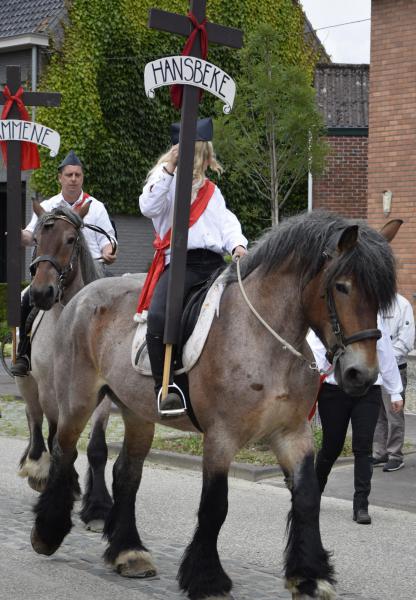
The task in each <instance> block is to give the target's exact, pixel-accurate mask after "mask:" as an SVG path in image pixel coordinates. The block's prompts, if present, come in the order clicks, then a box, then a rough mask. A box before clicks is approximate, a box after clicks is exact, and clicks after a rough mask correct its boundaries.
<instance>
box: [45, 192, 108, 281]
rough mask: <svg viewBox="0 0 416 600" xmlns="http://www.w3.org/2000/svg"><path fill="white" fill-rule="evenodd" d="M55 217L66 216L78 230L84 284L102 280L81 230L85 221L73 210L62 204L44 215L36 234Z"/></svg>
mask: <svg viewBox="0 0 416 600" xmlns="http://www.w3.org/2000/svg"><path fill="white" fill-rule="evenodd" d="M55 215H57V216H64V217H66V218H67V219H69V220H70V221H71V223H73V224H74V226H75V228H76V229H77V231H78V233H79V259H80V265H81V272H82V279H83V280H84V284H85V285H87V283H91V282H92V281H95V280H96V279H100V278H101V277H102V274H101V273H100V271H99V270H98V269H97V267H96V265H95V261H94V259H93V257H92V256H91V252H90V250H89V248H88V244H87V242H86V241H85V237H84V235H83V233H82V230H81V228H82V224H83V221H82V219H81V217H80V216H79V215H78V214H77V213H76V212H75V211H74V210H72V209H71V208H69V207H68V206H66V205H65V204H60V205H59V206H57V207H56V208H54V209H53V210H52V211H51V212H44V213H42V214H41V216H40V217H39V218H38V220H37V223H36V227H35V232H38V231H40V230H41V228H42V227H43V226H44V224H45V223H46V222H47V221H48V220H49V221H50V220H51V218H53V217H54V216H55Z"/></svg>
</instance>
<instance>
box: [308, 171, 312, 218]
mask: <svg viewBox="0 0 416 600" xmlns="http://www.w3.org/2000/svg"><path fill="white" fill-rule="evenodd" d="M312 210H313V176H312V173H311V172H310V171H309V172H308V212H312Z"/></svg>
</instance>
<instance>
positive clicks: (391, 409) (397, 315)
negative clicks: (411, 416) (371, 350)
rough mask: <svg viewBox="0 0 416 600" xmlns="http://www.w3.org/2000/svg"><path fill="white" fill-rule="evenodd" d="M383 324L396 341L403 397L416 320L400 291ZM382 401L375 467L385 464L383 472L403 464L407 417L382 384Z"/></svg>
mask: <svg viewBox="0 0 416 600" xmlns="http://www.w3.org/2000/svg"><path fill="white" fill-rule="evenodd" d="M384 323H385V326H386V329H387V331H388V333H389V334H390V339H391V341H392V344H393V352H394V356H395V359H396V361H397V366H398V367H399V371H400V376H401V379H402V384H403V394H402V396H403V400H405V391H406V385H407V355H408V354H409V352H410V351H411V350H413V346H414V340H415V321H414V316H413V309H412V306H411V304H410V302H409V301H408V300H406V298H404V297H403V296H401V295H400V294H397V296H396V302H395V303H394V305H393V308H392V311H391V313H390V314H388V315H386V316H385V318H384ZM381 391H382V398H383V402H382V403H381V406H380V412H379V415H378V421H377V426H376V430H375V432H374V443H373V466H375V467H378V466H383V471H385V472H391V471H398V470H399V469H401V468H402V467H404V460H403V444H404V432H405V417H404V411H403V410H397V408H396V405H395V404H394V403H391V402H390V395H389V391H388V390H387V389H386V388H385V387H384V386H383V387H382V390H381Z"/></svg>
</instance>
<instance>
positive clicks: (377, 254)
mask: <svg viewBox="0 0 416 600" xmlns="http://www.w3.org/2000/svg"><path fill="white" fill-rule="evenodd" d="M401 224H402V221H400V220H393V221H390V222H389V223H387V224H386V225H385V226H384V227H383V229H382V230H381V232H380V233H378V232H376V231H374V230H373V229H370V228H369V227H368V226H365V225H364V224H363V225H361V224H360V225H351V226H346V227H344V228H343V229H342V230H341V231H338V232H337V233H336V234H334V236H333V237H332V239H331V241H330V243H329V244H328V246H327V248H326V250H325V252H324V259H325V262H324V267H323V269H321V270H320V272H319V273H318V275H317V276H316V277H314V278H313V279H312V280H311V281H310V282H309V284H308V285H307V286H306V287H305V289H304V294H303V306H304V308H305V312H306V314H307V319H308V321H309V323H310V326H311V327H312V328H313V329H314V331H315V332H316V333H317V335H318V336H319V337H320V339H321V340H322V342H323V343H324V345H325V347H326V348H327V356H328V358H329V360H330V361H331V362H332V363H333V365H334V367H335V376H336V379H337V381H338V383H339V385H340V387H341V388H342V389H343V390H344V391H345V392H346V393H348V394H350V395H352V396H360V395H363V394H364V393H366V391H367V390H368V388H369V387H370V386H371V385H372V384H374V382H375V381H376V379H377V375H378V361H377V350H376V342H377V339H379V337H380V336H381V332H380V331H379V329H378V327H377V315H378V313H379V312H380V311H381V312H383V311H384V310H386V309H387V308H388V307H389V306H390V305H391V304H392V302H393V300H394V296H395V292H396V278H395V265H394V258H393V255H392V252H391V249H390V246H389V242H390V241H391V240H392V239H393V238H394V236H395V235H396V233H397V231H398V230H399V227H400V225H401Z"/></svg>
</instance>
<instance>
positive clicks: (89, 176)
mask: <svg viewBox="0 0 416 600" xmlns="http://www.w3.org/2000/svg"><path fill="white" fill-rule="evenodd" d="M207 4H208V6H207V16H208V19H209V20H211V21H214V22H216V23H221V24H224V25H227V26H233V27H238V28H241V29H242V30H243V31H244V32H245V33H248V32H249V31H251V30H252V29H253V28H254V27H255V26H256V25H257V24H258V23H260V22H264V23H269V24H271V25H272V26H273V27H275V28H276V30H277V31H279V34H280V43H281V60H282V62H284V63H288V64H300V65H304V67H305V69H306V70H307V72H308V73H309V75H310V77H311V79H312V72H313V66H314V63H315V60H316V56H315V55H314V54H313V52H312V50H311V49H310V48H308V47H307V46H306V43H305V40H304V35H303V28H304V16H303V13H302V10H301V8H300V6H299V5H298V3H297V2H294V1H293V0H208V3H207ZM155 6H157V7H158V8H161V9H164V10H169V11H171V12H177V13H181V14H186V12H187V10H188V6H189V3H188V2H187V1H186V0H71V1H70V2H68V7H69V9H68V10H69V20H68V23H67V25H66V26H65V31H64V33H65V35H64V41H63V45H62V47H61V48H53V49H52V52H51V57H50V63H49V66H48V68H47V69H46V70H45V73H44V77H43V79H42V82H41V87H42V89H44V90H50V91H59V92H61V94H62V103H61V106H60V107H59V108H57V109H39V110H38V113H37V119H38V120H39V121H40V122H42V123H44V124H46V125H48V126H49V127H51V128H53V129H56V130H57V131H58V132H59V133H60V134H61V150H60V154H59V156H58V157H57V159H55V160H51V159H50V158H49V157H48V156H47V153H46V152H43V150H42V155H43V156H42V158H43V160H42V169H39V170H38V171H37V172H36V173H35V174H34V176H33V178H32V185H33V187H34V188H35V189H36V190H37V191H38V192H40V193H41V194H42V195H43V196H45V197H48V196H51V195H52V194H55V193H56V192H57V190H58V184H57V178H56V167H57V164H58V162H59V161H60V159H61V158H62V157H63V156H65V154H66V153H67V152H68V151H69V149H70V148H73V149H74V150H75V152H76V153H77V154H78V155H79V156H80V158H81V159H82V161H83V163H84V165H85V175H86V183H85V187H86V189H87V190H88V192H89V193H90V194H92V195H94V196H96V197H97V198H99V199H100V200H102V201H103V202H105V203H106V205H107V207H108V209H109V211H110V212H111V213H113V214H117V213H125V214H136V213H137V198H138V196H139V194H140V191H141V188H142V185H143V181H144V179H145V177H146V173H147V171H148V169H149V168H150V166H151V165H152V164H153V163H154V161H155V159H156V158H157V157H158V156H159V155H160V154H161V153H162V152H164V151H165V149H166V148H167V146H168V144H169V136H168V134H169V124H170V123H171V122H172V121H176V120H179V118H180V115H179V113H178V112H177V111H175V110H174V109H173V108H172V106H171V103H170V99H169V92H168V89H167V88H162V89H159V90H158V91H157V93H156V98H155V99H154V100H149V99H148V98H147V97H146V96H145V93H144V86H143V71H144V66H145V65H146V63H148V62H149V61H151V60H154V59H156V58H158V57H162V56H168V55H172V54H180V53H181V50H182V47H183V44H184V42H185V40H184V38H181V37H180V36H174V35H171V34H168V33H165V32H159V31H155V30H151V29H149V27H148V25H147V22H148V13H149V9H150V8H152V7H155ZM208 60H210V61H211V62H213V63H214V64H217V65H218V66H220V67H221V68H222V69H224V70H225V71H226V72H228V73H230V74H231V75H232V76H233V77H237V76H238V74H239V72H240V53H239V52H238V51H235V50H233V49H228V48H224V47H218V46H211V47H210V50H209V56H208ZM237 93H238V91H237ZM221 110H222V104H221V103H220V102H219V101H218V100H216V99H215V98H214V97H213V96H211V95H209V94H205V95H204V97H203V102H202V104H201V107H200V116H208V115H210V116H213V117H215V116H218V115H219V114H220V113H221ZM219 158H221V157H219ZM233 179H234V182H233V183H232V184H231V180H230V178H229V177H228V176H227V171H226V172H225V174H224V175H223V177H222V179H221V184H220V185H221V189H222V191H223V193H224V196H225V197H226V199H227V202H228V203H229V205H230V206H231V208H232V209H233V210H235V212H236V213H237V214H238V216H239V217H240V219H241V220H242V222H243V225H244V227H245V230H246V231H247V233H248V235H249V236H250V237H251V236H254V235H255V234H256V233H257V232H258V230H259V228H261V225H262V223H264V226H266V225H267V223H268V214H267V211H264V209H263V208H262V207H261V206H260V207H258V206H256V201H255V194H254V190H253V189H252V188H251V186H250V185H249V183H248V181H247V179H246V178H245V176H244V172H242V173H241V177H239V178H238V181H239V183H238V185H236V184H235V178H233ZM249 199H252V200H251V201H250V202H249V201H248V200H249ZM240 207H241V210H240ZM252 223H254V224H255V225H254V227H253V226H252Z"/></svg>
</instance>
